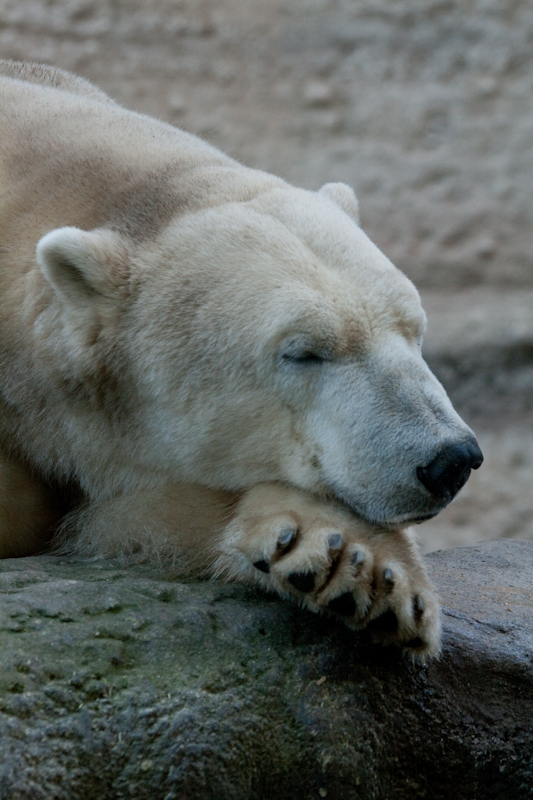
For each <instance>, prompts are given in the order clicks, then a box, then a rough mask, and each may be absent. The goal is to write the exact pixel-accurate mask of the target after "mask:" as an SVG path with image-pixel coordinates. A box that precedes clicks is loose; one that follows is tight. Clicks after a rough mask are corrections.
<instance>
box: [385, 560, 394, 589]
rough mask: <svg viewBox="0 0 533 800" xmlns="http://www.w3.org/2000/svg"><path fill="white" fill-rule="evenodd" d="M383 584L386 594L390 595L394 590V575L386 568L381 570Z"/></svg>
mask: <svg viewBox="0 0 533 800" xmlns="http://www.w3.org/2000/svg"><path fill="white" fill-rule="evenodd" d="M383 583H384V584H385V591H386V593H387V594H390V592H392V590H393V589H394V575H393V574H392V570H391V569H389V568H388V567H387V569H384V570H383Z"/></svg>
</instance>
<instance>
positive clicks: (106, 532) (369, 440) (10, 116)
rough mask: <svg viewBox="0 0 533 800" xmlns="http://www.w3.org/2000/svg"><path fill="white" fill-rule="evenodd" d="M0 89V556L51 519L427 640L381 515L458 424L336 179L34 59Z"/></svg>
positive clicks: (419, 577)
mask: <svg viewBox="0 0 533 800" xmlns="http://www.w3.org/2000/svg"><path fill="white" fill-rule="evenodd" d="M0 98H1V116H0V298H1V301H0V364H1V374H0V447H1V451H0V555H3V556H6V555H14V554H20V555H22V554H25V553H28V552H31V551H37V550H39V549H40V548H41V547H42V546H43V545H44V543H45V542H46V541H47V540H48V537H49V535H50V531H51V530H52V529H55V530H56V542H61V543H62V545H63V546H64V547H65V546H68V547H70V548H72V549H75V550H77V551H78V552H82V553H85V554H90V555H95V554H100V555H105V556H107V555H117V554H120V553H135V552H137V553H145V554H146V553H150V554H152V555H153V554H156V555H158V556H160V557H161V558H165V559H171V560H173V561H176V562H179V563H181V564H182V565H186V566H185V567H183V568H186V569H188V570H192V569H193V568H194V569H198V570H204V571H205V570H207V571H210V572H211V573H213V572H216V573H217V574H224V575H226V576H228V577H231V578H232V579H237V580H246V581H251V582H254V583H257V584H259V585H261V586H264V587H265V588H269V589H271V590H274V591H277V592H278V593H280V594H282V595H284V596H285V595H291V596H294V597H295V598H296V599H298V600H299V601H301V602H302V603H304V604H306V605H307V606H308V607H309V608H312V609H314V610H321V609H325V610H326V611H327V610H328V609H329V612H331V613H337V614H340V615H341V616H344V617H346V618H348V620H349V623H350V624H351V625H354V626H356V627H364V626H367V625H368V626H370V628H371V629H372V630H373V631H374V634H375V635H376V636H377V637H378V638H380V639H381V640H382V641H386V642H388V641H397V642H399V643H400V644H403V645H405V646H407V647H408V648H410V649H411V650H412V651H413V652H417V653H421V654H427V653H429V654H434V653H436V652H438V649H439V617H438V606H437V603H436V600H435V596H434V593H433V591H432V589H431V586H430V584H429V582H428V579H427V577H426V574H425V571H424V568H423V565H422V562H421V559H420V556H419V555H418V551H417V549H416V546H415V544H414V541H413V538H412V536H411V535H410V534H409V533H408V532H404V531H403V527H404V526H405V525H406V524H408V523H409V522H410V521H413V520H419V519H422V518H425V517H428V516H432V515H434V514H435V513H437V512H438V511H439V510H440V509H441V508H442V506H443V505H444V502H443V501H439V500H437V499H435V498H434V497H431V496H430V495H429V493H428V492H427V491H426V490H425V489H424V488H423V487H422V486H421V484H420V483H419V481H418V480H417V478H416V468H417V466H419V465H423V464H427V463H429V461H431V459H432V457H433V456H434V454H435V452H436V449H437V448H438V446H439V444H440V443H442V442H445V441H450V440H452V441H461V440H463V439H464V438H465V437H467V436H469V435H470V431H469V429H468V428H467V427H466V426H465V425H464V423H463V422H462V420H460V418H459V417H458V416H457V414H456V413H455V412H454V410H453V408H452V406H451V405H450V403H449V400H448V398H447V397H446V394H445V392H444V390H443V389H442V387H441V386H440V384H439V383H438V382H437V381H436V379H435V378H434V377H433V376H432V375H431V373H430V372H429V370H428V368H427V366H426V365H425V363H424V362H423V360H422V357H421V354H420V343H421V337H422V334H423V330H424V325H425V318H424V314H423V311H422V309H421V307H420V302H419V298H418V294H417V292H416V290H415V288H414V287H413V286H412V284H411V283H410V282H409V281H408V280H407V279H406V278H405V276H403V275H402V274H401V273H400V272H399V271H398V270H397V269H396V268H395V267H394V266H393V265H392V264H391V263H390V262H389V261H388V260H387V259H386V257H385V256H384V255H383V254H382V253H381V252H380V251H379V250H378V249H377V248H376V247H375V246H374V245H373V244H372V243H371V242H370V241H369V240H368V238H367V237H366V236H365V234H364V233H363V231H362V230H361V228H360V227H359V224H358V207H357V201H356V198H355V195H354V194H353V192H352V190H351V189H349V187H347V186H344V185H343V184H328V185H326V186H325V187H323V189H322V190H320V192H318V193H315V192H307V191H303V190H300V189H296V188H294V187H291V186H289V185H288V184H286V183H285V182H284V181H282V180H280V179H279V178H276V177H274V176H272V175H268V174H266V173H263V172H259V171H256V170H251V169H247V168H245V167H243V166H241V165H239V164H237V163H236V162H235V161H233V160H231V159H230V158H228V157H227V156H225V155H224V154H222V153H220V152H219V151H217V150H216V149H214V148H212V147H210V146H209V145H207V144H206V143H204V142H203V141H201V140H199V139H197V138H195V137H193V136H190V135H188V134H186V133H184V132H182V131H179V130H176V129H175V128H173V127H171V126H169V125H166V124H163V123H161V122H157V121H155V120H153V119H150V118H148V117H145V116H142V115H139V114H135V113H132V112H129V111H127V110H125V109H123V108H121V107H120V106H119V105H117V104H116V103H114V102H113V101H112V100H110V99H109V98H108V97H106V95H104V94H103V93H102V92H101V91H100V90H98V89H96V88H95V87H92V86H91V85H90V84H88V83H87V82H86V81H82V80H80V79H78V78H75V77H73V76H70V75H68V74H67V73H64V72H61V71H59V70H53V69H51V68H48V67H43V66H40V65H21V64H14V63H12V62H5V61H4V62H0ZM52 486H54V487H55V488H54V490H53V491H52V489H51V487H52ZM58 487H59V490H60V492H61V489H62V487H68V489H69V497H72V496H75V497H77V498H78V502H77V503H76V504H75V506H74V507H73V508H72V509H71V512H70V514H69V515H68V516H67V517H66V518H62V517H61V513H62V512H58V508H59V506H58V500H57V490H58ZM73 491H74V494H72V492H73ZM291 531H292V533H291ZM289 533H290V535H289ZM337 534H338V535H337ZM258 563H259V567H258V566H254V564H255V565H257V564H258ZM295 575H296V576H298V575H300V576H301V575H307V576H308V577H307V578H305V579H302V578H301V577H300V578H298V577H296V578H295V577H294V576H295ZM309 575H311V576H312V577H309ZM384 576H385V577H384ZM391 576H392V577H391ZM311 584H312V586H311ZM298 587H299V588H298ZM352 596H353V597H354V598H356V601H357V602H356V608H354V609H351V604H352V601H351V600H350V597H352ZM338 597H341V598H343V597H344V601H342V602H336V603H335V602H333V601H335V599H336V598H338ZM343 603H344V605H343ZM350 609H351V613H347V612H348V611H350ZM387 609H389V610H390V609H392V610H393V612H394V614H395V617H396V619H397V622H398V625H397V629H396V630H394V631H390V630H385V631H384V630H381V628H380V625H379V619H380V618H381V617H382V616H383V614H385V612H386V611H387ZM376 621H377V622H376ZM389 628H390V625H389Z"/></svg>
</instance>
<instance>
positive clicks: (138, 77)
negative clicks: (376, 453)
mask: <svg viewBox="0 0 533 800" xmlns="http://www.w3.org/2000/svg"><path fill="white" fill-rule="evenodd" d="M0 57H2V58H13V59H18V60H31V61H42V62H46V63H50V64H54V65H56V66H59V67H63V68H64V69H67V70H71V71H73V72H76V73H77V74H79V75H82V76H84V77H86V78H88V79H89V80H91V81H93V82H95V83H97V84H98V85H99V86H101V87H102V88H103V89H104V90H105V91H106V92H108V93H109V94H110V95H111V96H112V97H113V98H115V99H116V100H117V101H118V102H120V103H122V104H123V105H125V106H128V107H129V108H132V109H135V110H138V111H142V112H146V113H148V114H151V115H154V116H156V117H159V118H160V119H163V120H166V121H169V122H171V123H173V124H175V125H177V126H179V127H183V128H185V129H186V130H188V131H190V132H192V133H195V134H198V135H200V136H202V137H203V138H205V139H207V140H209V141H210V142H211V143H213V144H215V145H217V146H218V147H220V148H222V149H223V150H224V151H225V152H226V153H228V154H229V155H231V156H233V157H235V158H237V159H239V160H240V161H242V162H244V163H245V164H246V165H248V166H252V167H258V168H261V169H265V170H268V171H270V172H274V173H276V174H278V175H280V176H281V177H283V178H285V179H287V180H288V181H290V182H292V183H295V184H297V185H300V186H303V187H305V188H309V189H317V188H319V187H320V186H321V185H322V184H323V183H326V182H328V181H345V182H347V183H349V184H351V185H352V186H353V187H354V188H355V190H356V192H357V194H358V196H359V199H360V204H361V216H362V225H363V227H364V229H365V230H366V231H367V233H368V234H369V235H370V236H371V238H372V239H374V241H375V242H376V243H377V244H378V245H379V246H380V247H381V248H382V249H383V250H384V251H385V253H386V254H387V255H388V256H389V257H390V258H391V259H392V260H393V261H394V262H395V263H396V264H397V266H398V267H400V269H402V270H403V271H404V272H405V273H406V274H407V275H408V276H409V277H410V278H412V280H413V281H414V282H415V283H416V285H417V286H418V288H419V289H420V292H421V295H422V299H423V302H424V306H425V308H426V311H427V313H428V317H429V327H428V333H427V337H426V343H425V347H424V352H425V355H426V358H427V360H428V361H429V363H430V365H431V367H432V368H433V369H434V371H435V372H436V374H437V375H438V377H439V378H440V380H441V381H442V382H443V383H444V385H445V386H446V388H447V390H448V392H449V394H450V395H451V397H452V400H453V401H454V402H455V404H456V406H457V408H458V410H459V411H460V413H461V414H462V415H463V417H464V418H465V419H466V420H467V422H468V423H469V424H470V425H471V426H472V427H473V428H474V430H475V431H476V433H477V435H478V438H479V441H480V444H481V447H482V449H483V451H484V453H485V464H484V465H483V467H482V468H481V469H480V470H479V471H478V472H476V473H474V474H473V475H472V477H471V479H470V481H469V482H468V484H467V485H466V486H465V488H464V489H463V490H462V492H461V493H460V495H459V497H458V498H457V500H456V501H455V502H454V503H453V504H452V505H451V506H450V508H448V509H447V510H446V511H444V512H443V513H442V514H441V515H440V516H439V517H438V518H437V519H436V520H432V521H431V522H429V523H425V524H424V525H422V526H420V528H418V529H417V530H418V533H419V537H420V541H421V543H422V546H423V548H424V549H425V550H427V551H431V550H436V549H440V548H444V547H452V546H456V545H461V544H471V543H473V542H475V541H478V540H481V539H495V538H500V537H514V538H519V539H530V540H533V100H532V98H533V5H532V3H531V2H530V0H285V1H284V2H282V1H281V0H0Z"/></svg>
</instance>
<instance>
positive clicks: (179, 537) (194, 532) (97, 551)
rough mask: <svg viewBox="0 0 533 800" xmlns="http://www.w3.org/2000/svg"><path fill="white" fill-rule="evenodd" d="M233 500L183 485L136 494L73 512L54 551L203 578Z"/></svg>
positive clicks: (170, 485)
mask: <svg viewBox="0 0 533 800" xmlns="http://www.w3.org/2000/svg"><path fill="white" fill-rule="evenodd" d="M237 501H238V497H237V496H236V495H234V494H230V493H228V492H223V491H217V490H211V489H206V488H204V487H202V486H196V485H189V484H169V485H163V486H159V487H154V488H151V489H139V490H137V491H136V492H135V493H134V494H123V495H118V496H116V497H112V498H109V499H106V500H101V501H96V502H91V503H90V504H88V505H86V506H85V507H81V508H78V509H76V510H74V511H73V512H72V513H71V514H69V515H68V516H67V517H66V518H65V520H64V522H63V524H62V526H61V528H60V530H59V531H58V533H57V535H56V537H55V540H54V549H55V551H56V552H60V553H75V554H78V555H81V556H86V557H92V556H102V557H105V558H114V557H121V556H125V557H127V558H128V559H130V558H131V557H133V560H137V559H138V560H140V561H154V560H155V561H160V562H162V563H163V562H164V563H165V564H167V565H168V564H169V562H170V563H171V564H173V566H174V567H175V573H176V574H177V575H179V574H184V575H197V574H205V573H206V571H207V570H208V568H209V566H210V565H211V564H212V563H213V561H214V559H215V558H216V551H215V547H216V544H217V542H218V538H217V536H219V535H220V534H221V532H222V531H223V530H224V528H225V526H226V525H227V523H228V521H229V519H231V515H232V513H233V509H234V506H235V503H236V502H237ZM173 571H174V570H173Z"/></svg>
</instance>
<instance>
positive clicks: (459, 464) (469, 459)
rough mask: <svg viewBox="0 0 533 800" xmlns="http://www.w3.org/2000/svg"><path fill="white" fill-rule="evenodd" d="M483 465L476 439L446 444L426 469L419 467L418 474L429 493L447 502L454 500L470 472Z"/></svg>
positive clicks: (481, 454)
mask: <svg viewBox="0 0 533 800" xmlns="http://www.w3.org/2000/svg"><path fill="white" fill-rule="evenodd" d="M482 463H483V453H482V452H481V450H480V449H479V445H478V443H477V442H476V440H475V439H468V440H467V441H466V442H461V444H451V443H448V444H445V445H444V446H443V447H442V448H441V449H440V451H439V452H438V453H437V456H436V457H435V458H434V459H433V461H431V463H429V464H428V465H427V466H425V467H418V469H417V471H416V474H417V477H418V480H419V481H420V483H421V484H422V485H423V486H425V487H426V489H427V490H428V492H431V494H432V495H434V496H435V497H438V498H439V499H442V500H446V501H447V502H448V503H449V502H450V500H452V499H453V498H454V497H455V495H456V494H457V492H458V491H459V489H460V488H461V487H462V486H464V484H465V483H466V482H467V480H468V478H469V476H470V470H472V469H478V467H480V466H481V464H482Z"/></svg>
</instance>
